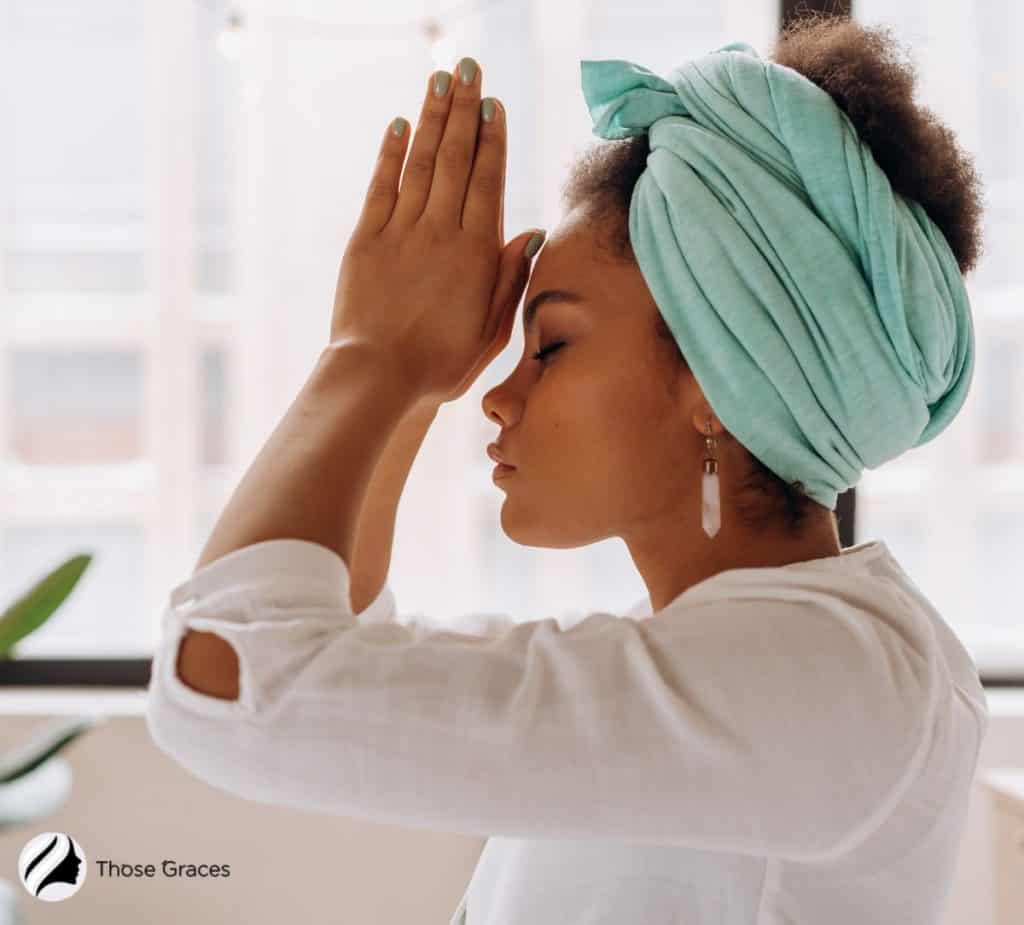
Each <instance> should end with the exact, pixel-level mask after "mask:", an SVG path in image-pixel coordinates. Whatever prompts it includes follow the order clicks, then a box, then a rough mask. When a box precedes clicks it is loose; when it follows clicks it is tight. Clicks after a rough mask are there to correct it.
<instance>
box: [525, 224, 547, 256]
mask: <svg viewBox="0 0 1024 925" xmlns="http://www.w3.org/2000/svg"><path fill="white" fill-rule="evenodd" d="M546 235H547V232H546V231H538V232H537V233H536V234H535V235H533V236H532V237H531V238H530V240H529V241H527V242H526V249H525V250H524V251H523V254H525V255H526V259H527V260H529V259H530V258H531V257H532V256H533V255H534V254H536V253H537V251H539V250H540V246H541V245H542V244H543V243H544V238H545V236H546Z"/></svg>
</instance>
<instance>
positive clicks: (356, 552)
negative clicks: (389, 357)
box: [349, 403, 437, 613]
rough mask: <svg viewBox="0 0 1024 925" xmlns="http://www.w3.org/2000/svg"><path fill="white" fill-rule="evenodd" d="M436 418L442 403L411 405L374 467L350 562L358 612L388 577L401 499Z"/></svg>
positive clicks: (360, 512)
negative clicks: (410, 473) (411, 470)
mask: <svg viewBox="0 0 1024 925" xmlns="http://www.w3.org/2000/svg"><path fill="white" fill-rule="evenodd" d="M436 417H437V405H436V404H433V403H420V404H417V405H415V406H414V407H413V408H412V409H410V410H409V411H408V412H407V413H406V415H405V417H403V418H402V420H401V423H400V424H399V425H398V426H397V427H396V428H395V430H394V431H393V432H392V434H391V438H390V440H389V441H388V444H387V446H386V447H385V448H384V451H383V452H382V453H381V456H380V458H379V459H378V461H377V466H376V468H375V469H374V470H373V475H372V476H371V478H370V484H369V487H368V488H367V490H366V495H365V496H364V498H363V504H362V507H361V509H360V511H359V516H358V522H357V526H356V540H355V547H354V549H353V552H352V562H351V564H350V566H349V574H350V578H351V589H350V593H349V597H350V599H351V602H352V609H353V610H354V611H355V612H356V613H359V612H360V611H362V610H364V609H365V608H366V607H367V606H368V605H369V604H370V603H372V602H373V600H374V599H375V598H376V597H377V595H378V594H379V593H380V590H381V588H382V587H383V586H384V583H385V582H386V581H387V575H388V569H389V567H390V565H391V548H392V544H393V542H394V533H395V518H396V515H397V513H398V503H399V501H400V500H401V497H402V491H403V490H404V488H405V483H406V480H407V479H408V477H409V471H410V469H411V468H412V464H413V461H414V460H415V459H416V454H417V453H419V450H420V446H421V445H422V444H423V439H424V437H426V435H427V431H428V430H429V429H430V426H431V424H433V422H434V419H435V418H436Z"/></svg>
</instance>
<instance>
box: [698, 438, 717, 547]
mask: <svg viewBox="0 0 1024 925" xmlns="http://www.w3.org/2000/svg"><path fill="white" fill-rule="evenodd" d="M704 447H705V450H706V453H707V455H706V456H705V457H704V466H703V474H702V475H701V485H700V487H701V505H700V522H701V526H702V527H703V528H704V532H705V533H706V534H707V535H708V536H710V537H714V536H715V534H716V533H718V530H719V528H720V527H721V526H722V505H721V497H720V495H719V491H718V460H717V459H715V438H714V437H713V436H711V419H710V418H708V431H707V436H706V437H705V438H704Z"/></svg>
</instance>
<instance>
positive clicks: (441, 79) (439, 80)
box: [434, 71, 452, 96]
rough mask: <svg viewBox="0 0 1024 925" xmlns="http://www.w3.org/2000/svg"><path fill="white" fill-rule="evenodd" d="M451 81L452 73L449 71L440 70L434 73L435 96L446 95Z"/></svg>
mask: <svg viewBox="0 0 1024 925" xmlns="http://www.w3.org/2000/svg"><path fill="white" fill-rule="evenodd" d="M451 82H452V75H451V74H449V73H448V72H447V71H438V72H437V73H436V74H435V75H434V96H444V95H445V94H446V93H447V92H448V85H449V84H450V83H451Z"/></svg>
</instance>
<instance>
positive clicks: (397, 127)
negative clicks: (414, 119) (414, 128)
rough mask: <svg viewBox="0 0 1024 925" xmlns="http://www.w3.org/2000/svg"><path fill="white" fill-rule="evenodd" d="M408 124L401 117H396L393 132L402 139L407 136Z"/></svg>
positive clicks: (393, 122)
mask: <svg viewBox="0 0 1024 925" xmlns="http://www.w3.org/2000/svg"><path fill="white" fill-rule="evenodd" d="M408 124H409V123H408V122H406V121H405V119H403V118H402V117H401V116H396V117H395V118H394V119H393V120H392V122H391V131H393V132H394V133H395V134H396V135H397V136H398V137H399V138H401V137H402V136H403V135H404V134H405V127H406V125H408Z"/></svg>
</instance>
